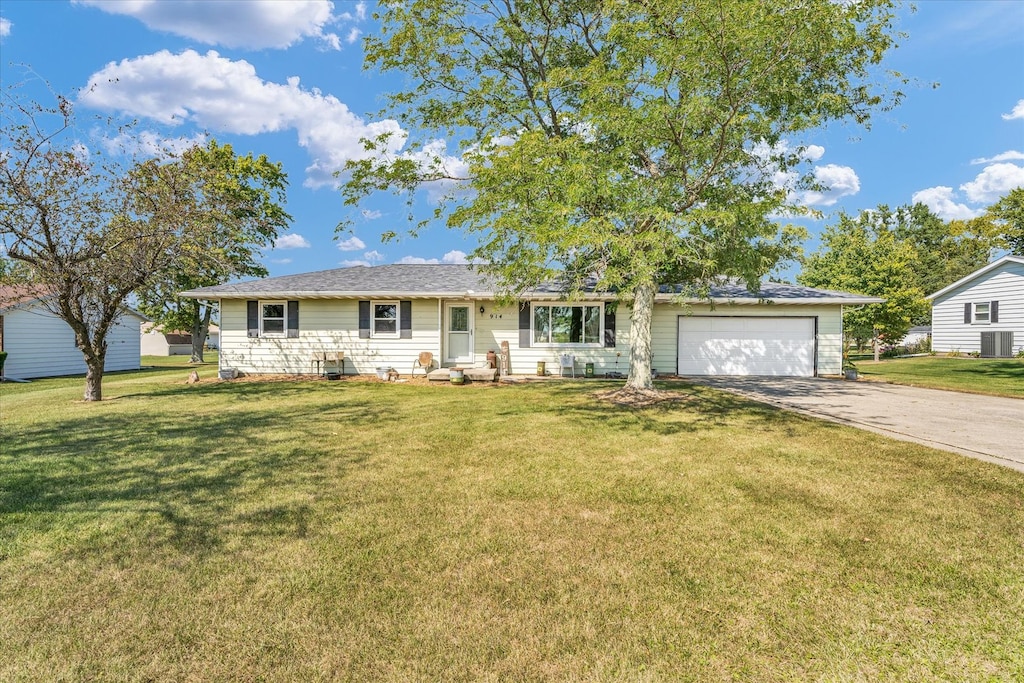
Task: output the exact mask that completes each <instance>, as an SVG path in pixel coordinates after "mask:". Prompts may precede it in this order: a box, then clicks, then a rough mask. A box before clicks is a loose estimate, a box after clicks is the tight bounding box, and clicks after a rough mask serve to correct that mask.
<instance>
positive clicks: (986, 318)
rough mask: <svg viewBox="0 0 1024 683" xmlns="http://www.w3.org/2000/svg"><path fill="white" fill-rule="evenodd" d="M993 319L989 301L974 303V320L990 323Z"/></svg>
mask: <svg viewBox="0 0 1024 683" xmlns="http://www.w3.org/2000/svg"><path fill="white" fill-rule="evenodd" d="M990 321H991V308H990V305H989V302H987V301H986V302H985V303H977V304H974V322H976V323H988V322H990Z"/></svg>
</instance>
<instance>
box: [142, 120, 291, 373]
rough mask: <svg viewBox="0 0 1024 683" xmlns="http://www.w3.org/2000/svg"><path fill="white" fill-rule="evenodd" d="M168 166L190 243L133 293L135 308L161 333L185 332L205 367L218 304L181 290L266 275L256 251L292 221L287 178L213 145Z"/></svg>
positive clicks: (275, 168) (263, 160)
mask: <svg viewBox="0 0 1024 683" xmlns="http://www.w3.org/2000/svg"><path fill="white" fill-rule="evenodd" d="M167 165H168V169H169V170H171V171H172V172H174V173H175V174H176V175H177V176H178V178H179V179H180V180H181V181H182V184H183V186H187V187H188V188H189V193H190V196H191V202H192V204H193V207H192V210H191V211H190V213H189V219H190V220H192V221H195V223H196V224H195V225H194V226H192V227H193V235H194V239H193V240H191V241H189V242H188V243H187V244H184V245H183V248H182V249H181V252H180V253H179V254H178V257H177V258H176V259H175V261H174V263H173V264H171V265H170V266H169V267H168V268H167V269H166V270H165V271H164V272H163V273H161V274H160V275H159V277H155V278H153V279H152V280H151V281H149V282H147V283H146V284H145V286H143V287H142V288H141V289H140V290H139V291H138V298H139V306H138V307H139V310H140V311H141V312H142V313H144V314H146V315H147V316H148V317H149V318H151V319H152V320H153V322H154V323H156V324H159V325H162V326H163V328H164V329H165V330H168V331H170V330H188V331H189V332H190V333H191V335H192V361H193V362H202V361H203V346H204V344H205V342H206V338H207V335H208V334H209V329H210V320H211V319H212V317H213V314H214V312H215V307H216V304H215V303H213V302H200V301H198V300H195V299H182V298H180V297H179V296H178V293H179V292H183V291H185V290H189V289H195V288H197V287H207V286H210V285H216V284H220V283H222V282H224V281H225V280H228V279H231V278H235V277H242V276H251V277H265V276H266V275H267V269H266V268H265V267H264V266H263V264H262V262H261V261H260V260H259V256H260V252H259V250H260V248H262V247H266V246H269V245H271V244H272V243H273V241H274V239H275V238H276V237H277V236H278V231H279V230H282V229H284V228H286V227H287V226H288V224H289V222H290V221H291V216H289V215H288V214H287V213H286V212H285V211H284V209H283V208H282V205H283V204H284V203H285V188H286V187H287V179H286V176H285V173H284V171H283V170H282V169H281V165H280V164H277V163H273V162H271V161H270V160H269V159H268V158H267V157H266V156H265V155H261V156H258V157H254V156H253V155H252V154H251V153H250V154H247V155H245V156H238V155H236V154H235V152H234V150H233V149H232V147H231V145H220V144H218V143H217V141H216V140H211V141H209V142H208V143H207V144H206V145H205V146H201V145H197V146H193V147H191V148H189V149H187V150H185V152H184V153H182V154H181V156H180V157H179V158H176V159H173V160H171V161H169V162H168V164H167Z"/></svg>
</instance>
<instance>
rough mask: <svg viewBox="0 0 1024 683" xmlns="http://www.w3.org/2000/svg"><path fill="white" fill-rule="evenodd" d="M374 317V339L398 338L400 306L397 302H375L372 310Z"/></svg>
mask: <svg viewBox="0 0 1024 683" xmlns="http://www.w3.org/2000/svg"><path fill="white" fill-rule="evenodd" d="M370 311H371V314H372V316H373V320H372V324H373V328H372V329H373V336H374V337H397V336H398V329H399V306H398V302H397V301H374V302H373V304H372V305H371V308H370Z"/></svg>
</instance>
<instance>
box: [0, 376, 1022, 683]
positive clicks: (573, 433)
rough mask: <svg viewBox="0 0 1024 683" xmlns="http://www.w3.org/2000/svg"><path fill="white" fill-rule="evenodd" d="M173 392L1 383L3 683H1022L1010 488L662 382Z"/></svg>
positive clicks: (134, 383)
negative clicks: (618, 401) (85, 399)
mask: <svg viewBox="0 0 1024 683" xmlns="http://www.w3.org/2000/svg"><path fill="white" fill-rule="evenodd" d="M186 374H187V373H186V371H185V369H184V368H181V369H170V370H159V369H158V370H152V371H147V372H142V373H125V374H118V375H113V376H110V377H108V378H107V380H105V382H106V383H107V386H106V387H105V393H106V395H107V396H108V397H109V400H106V401H103V402H102V403H100V404H98V405H96V404H85V403H82V402H79V401H77V399H78V396H79V393H80V380H75V381H72V380H65V379H58V380H44V381H39V382H34V383H33V384H31V385H17V386H15V385H2V386H0V438H2V439H3V444H4V447H3V448H2V449H0V582H2V585H3V590H2V591H0V679H2V680H5V681H29V680H83V679H85V680H185V679H194V680H202V679H206V680H227V679H230V680H282V681H283V680H381V681H398V680H403V681H404V680H480V679H485V680H499V679H501V680H504V679H514V680H527V679H529V680H533V679H548V680H623V679H625V680H724V679H734V678H740V679H749V680H764V679H770V680H779V679H808V678H811V679H826V680H849V679H870V680H922V679H927V680H964V679H996V680H1013V679H1017V678H1020V677H1021V675H1022V674H1024V652H1022V650H1021V648H1020V647H1019V635H1020V628H1021V621H1020V614H1021V607H1022V605H1021V596H1022V595H1024V550H1022V547H1024V543H1022V536H1021V534H1022V531H1021V530H1022V529H1024V509H1022V501H1024V478H1022V477H1021V476H1020V475H1019V474H1018V473H1015V472H1012V471H1007V470H1004V469H1002V468H998V467H995V466H991V465H986V464H984V463H979V462H976V461H973V460H969V459H966V458H962V457H960V456H956V455H952V454H946V453H942V452H938V451H934V450H930V449H927V448H924V447H919V446H916V445H912V444H907V443H903V442H896V441H892V440H889V439H886V438H883V437H880V436H876V435H873V434H868V433H865V432H861V431H858V430H854V429H849V428H845V427H842V426H839V425H833V424H829V423H824V422H820V421H817V420H813V419H809V418H805V417H802V416H799V415H794V414H791V413H786V412H782V411H779V410H775V409H772V408H770V407H768V406H764V405H760V404H756V403H752V402H747V401H744V400H743V399H740V398H738V397H734V396H730V395H727V394H723V393H719V392H715V391H713V390H710V389H706V388H699V387H686V386H680V385H676V384H673V385H671V386H673V387H679V389H680V391H681V392H682V393H683V394H684V395H685V397H686V400H683V401H680V402H677V403H675V404H664V405H661V406H657V407H654V408H647V409H621V408H616V407H613V406H609V405H607V404H605V403H602V402H599V401H597V400H595V399H594V398H593V394H594V393H595V392H596V391H598V390H599V389H602V388H607V387H608V386H610V385H609V384H606V383H602V382H589V383H588V382H586V381H582V380H581V381H578V382H562V383H555V382H552V383H547V384H543V385H540V384H537V385H531V386H503V387H490V386H467V387H462V388H458V387H451V386H450V385H449V386H423V385H419V386H413V385H398V386H396V385H394V384H390V385H389V384H383V383H371V382H346V381H340V382H326V381H319V382H316V381H287V382H266V383H248V384H243V383H232V382H216V381H210V380H207V379H204V381H203V382H201V383H200V384H199V385H195V386H187V385H185V384H184V379H185V375H186ZM209 374H210V375H212V372H211V373H209Z"/></svg>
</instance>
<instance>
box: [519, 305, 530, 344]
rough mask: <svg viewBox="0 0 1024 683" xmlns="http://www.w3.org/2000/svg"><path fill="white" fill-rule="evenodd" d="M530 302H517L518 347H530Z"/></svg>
mask: <svg viewBox="0 0 1024 683" xmlns="http://www.w3.org/2000/svg"><path fill="white" fill-rule="evenodd" d="M531 336H532V335H531V334H530V302H529V301H523V302H522V303H520V304H519V348H521V349H528V348H530V337H531Z"/></svg>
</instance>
